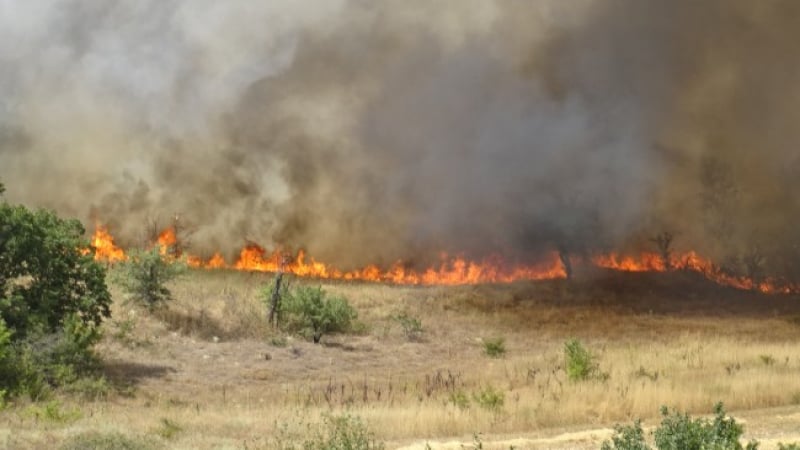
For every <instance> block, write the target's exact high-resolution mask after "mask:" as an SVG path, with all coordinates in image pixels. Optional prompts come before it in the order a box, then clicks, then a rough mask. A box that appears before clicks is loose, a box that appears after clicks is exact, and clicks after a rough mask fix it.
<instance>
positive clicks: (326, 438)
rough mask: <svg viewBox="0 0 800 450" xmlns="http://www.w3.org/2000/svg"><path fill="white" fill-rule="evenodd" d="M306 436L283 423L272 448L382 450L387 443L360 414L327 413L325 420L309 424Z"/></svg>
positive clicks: (286, 449)
mask: <svg viewBox="0 0 800 450" xmlns="http://www.w3.org/2000/svg"><path fill="white" fill-rule="evenodd" d="M305 434H306V436H307V435H308V434H311V435H312V437H310V438H308V437H305V439H304V438H303V437H301V436H296V435H292V434H290V433H289V432H288V426H283V427H281V429H280V430H279V432H278V433H276V436H275V437H274V438H273V439H272V442H271V444H272V445H271V446H270V447H269V448H278V449H281V450H301V449H302V450H382V449H383V448H384V445H383V443H382V442H380V441H378V440H377V439H375V436H374V434H373V433H372V432H371V431H370V430H369V429H368V428H367V427H366V425H364V423H363V422H362V421H361V419H359V418H358V417H353V416H349V415H343V416H325V417H324V418H323V423H322V424H309V425H308V429H307V430H306V432H305Z"/></svg>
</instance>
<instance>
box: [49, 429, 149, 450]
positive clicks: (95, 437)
mask: <svg viewBox="0 0 800 450" xmlns="http://www.w3.org/2000/svg"><path fill="white" fill-rule="evenodd" d="M158 448H161V446H160V445H158V443H157V442H156V441H155V440H154V439H150V438H143V437H130V436H126V435H124V434H122V433H99V432H96V431H89V432H86V433H81V434H79V435H77V436H73V437H71V438H69V439H67V440H66V442H64V443H63V444H62V445H61V447H59V449H60V450H85V449H93V450H154V449H158Z"/></svg>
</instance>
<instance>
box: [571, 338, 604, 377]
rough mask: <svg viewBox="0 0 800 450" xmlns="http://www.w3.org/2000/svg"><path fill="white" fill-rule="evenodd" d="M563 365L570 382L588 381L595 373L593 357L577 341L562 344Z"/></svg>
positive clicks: (572, 340) (595, 366) (595, 367)
mask: <svg viewBox="0 0 800 450" xmlns="http://www.w3.org/2000/svg"><path fill="white" fill-rule="evenodd" d="M564 363H565V370H566V371H567V378H569V379H570V381H583V380H588V379H589V378H590V377H591V376H592V375H594V374H595V373H596V371H597V365H596V364H595V363H594V357H593V356H592V354H591V353H590V352H589V350H587V349H586V347H584V346H583V344H582V343H581V341H579V340H577V339H570V340H568V341H567V342H566V343H565V344H564Z"/></svg>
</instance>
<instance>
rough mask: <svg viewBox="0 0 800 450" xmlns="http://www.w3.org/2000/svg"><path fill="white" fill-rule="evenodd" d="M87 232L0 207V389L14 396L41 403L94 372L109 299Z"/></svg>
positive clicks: (44, 215)
mask: <svg viewBox="0 0 800 450" xmlns="http://www.w3.org/2000/svg"><path fill="white" fill-rule="evenodd" d="M83 234H84V229H83V227H82V226H81V224H80V222H78V221H76V220H63V219H60V218H59V217H57V216H56V215H55V214H53V213H51V212H48V211H36V212H33V211H30V210H28V209H26V208H24V207H22V206H11V205H9V204H7V203H5V202H3V203H2V204H0V389H2V390H4V391H6V392H7V394H9V395H18V394H20V393H27V394H28V395H30V396H31V397H32V398H42V397H43V396H45V394H46V393H47V391H48V389H49V387H50V386H57V385H63V384H66V383H70V382H73V381H75V380H76V379H77V378H78V377H80V376H82V375H84V374H85V373H86V372H87V371H90V370H91V369H92V368H94V367H95V364H94V362H95V358H94V355H93V353H92V347H93V346H94V344H95V343H96V342H97V341H98V340H99V339H100V325H101V323H102V321H103V320H104V319H105V318H108V317H109V316H110V315H111V312H110V304H111V296H110V294H109V293H108V289H107V287H106V283H105V270H104V269H103V267H102V266H100V265H99V264H97V263H96V262H95V261H94V258H93V256H94V255H93V251H92V249H91V247H90V245H89V241H88V240H86V239H85V238H83Z"/></svg>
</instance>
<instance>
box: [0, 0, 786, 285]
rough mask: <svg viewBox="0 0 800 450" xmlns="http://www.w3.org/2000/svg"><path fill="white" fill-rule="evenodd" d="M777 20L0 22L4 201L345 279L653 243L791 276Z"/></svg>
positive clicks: (597, 13) (190, 10)
mask: <svg viewBox="0 0 800 450" xmlns="http://www.w3.org/2000/svg"><path fill="white" fill-rule="evenodd" d="M798 38H800V3H798V2H796V1H794V0H766V1H759V2H754V1H751V0H706V1H703V2H695V1H689V0H678V1H673V2H663V1H658V0H652V1H651V0H602V1H600V0H595V1H592V0H570V1H564V0H548V1H537V2H523V1H519V2H515V1H499V0H498V1H494V2H493V1H484V0H480V1H479V0H469V1H467V0H465V1H459V2H438V1H433V2H431V1H427V0H425V1H423V0H420V1H417V0H413V1H402V2H401V1H386V2H370V1H364V0H341V1H333V0H330V1H328V0H326V1H318V2H296V1H292V0H281V1H272V2H261V3H254V2H250V1H246V0H231V1H226V2H217V1H212V0H192V1H189V0H142V1H138V2H107V1H102V0H88V1H87V0H80V1H79V0H47V1H45V0H43V1H38V2H16V1H13V0H0V179H2V180H3V182H4V183H5V185H6V187H7V193H6V197H7V198H9V199H11V200H12V201H20V202H23V203H25V204H28V205H31V206H42V207H49V208H53V209H56V210H57V211H59V212H61V213H63V214H68V215H71V216H75V217H79V218H81V219H82V220H84V221H85V223H86V224H87V225H89V226H91V225H92V224H93V223H94V222H96V221H97V222H100V223H106V224H108V225H109V227H110V228H111V229H112V231H113V232H114V233H115V234H116V235H119V236H121V237H122V238H123V239H125V240H126V241H127V242H128V243H132V242H135V241H136V239H138V237H139V236H141V233H143V231H144V229H145V228H146V226H147V223H148V221H150V220H153V219H160V220H161V221H162V222H163V223H164V224H166V223H168V222H167V221H168V220H170V219H169V218H170V217H172V215H173V214H176V213H177V214H180V216H181V220H182V221H184V223H186V224H188V225H190V226H191V228H192V229H193V230H194V234H193V238H192V244H193V246H194V249H195V250H196V251H197V252H200V253H203V252H206V253H207V252H211V251H213V250H218V249H219V250H223V251H225V252H227V253H228V254H229V255H230V254H232V253H233V252H235V251H236V250H237V249H238V248H239V247H240V246H241V245H242V244H243V243H244V242H245V241H246V240H252V241H255V242H259V243H261V244H263V245H266V246H271V245H272V246H286V247H289V248H299V247H303V248H306V249H307V250H308V251H309V253H310V254H312V255H314V256H315V257H317V258H318V259H319V260H322V261H326V262H330V263H334V264H337V265H339V266H341V267H343V268H349V267H354V266H359V265H364V264H367V263H378V264H389V263H392V262H394V261H396V260H404V261H408V262H410V263H412V264H413V263H420V264H421V263H425V262H427V261H430V260H431V259H435V258H436V257H437V255H438V252H440V251H445V252H450V253H464V254H466V255H468V256H473V257H481V256H486V255H489V254H494V253H499V254H503V255H506V256H507V257H510V258H515V259H522V260H525V259H536V258H537V257H539V256H540V255H541V254H542V252H544V251H551V250H554V249H559V250H561V251H566V252H571V253H582V252H589V251H596V250H598V251H599V250H608V249H617V250H626V249H640V248H642V247H643V246H647V245H649V244H648V238H649V237H651V236H652V235H654V234H655V233H658V232H662V231H669V232H671V233H674V234H676V236H677V239H676V245H677V246H678V247H680V248H682V249H690V248H691V249H696V250H698V251H700V252H703V253H705V254H709V255H711V256H713V257H714V258H716V260H718V261H719V262H720V263H721V264H729V265H731V266H732V267H739V269H741V268H742V267H745V266H746V262H747V261H749V259H748V258H750V259H752V258H756V259H758V265H759V267H763V269H764V270H768V271H770V272H771V273H776V274H780V275H787V274H798V273H800V227H798V225H797V224H798V221H799V220H800V196H798V195H797V194H798V193H800V151H798V149H797V148H796V146H797V145H798V142H800V127H798V126H797V123H798V119H800V84H799V83H798V79H800V59H798V58H797V57H796V56H795V53H796V49H795V47H796V42H798Z"/></svg>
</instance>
